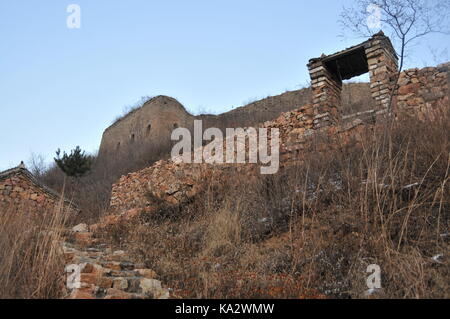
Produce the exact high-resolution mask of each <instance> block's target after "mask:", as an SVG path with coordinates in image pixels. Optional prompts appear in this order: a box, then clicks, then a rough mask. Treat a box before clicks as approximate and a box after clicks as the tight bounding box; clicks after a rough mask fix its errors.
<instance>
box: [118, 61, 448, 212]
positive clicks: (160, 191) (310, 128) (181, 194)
mask: <svg viewBox="0 0 450 319" xmlns="http://www.w3.org/2000/svg"><path fill="white" fill-rule="evenodd" d="M407 74H409V75H408V80H406V78H405V77H406V75H407ZM448 77H449V73H448V64H445V65H441V66H438V67H437V68H427V69H423V70H408V71H406V72H404V74H402V76H401V82H400V84H401V85H400V89H399V95H398V97H397V99H398V101H399V110H400V109H402V110H411V112H410V113H411V114H416V111H417V112H422V109H423V107H424V106H425V110H427V109H428V108H433V106H438V105H439V103H440V102H445V101H446V103H447V105H448ZM415 79H417V81H416V80H415ZM411 84H414V85H411ZM445 90H447V91H445ZM445 92H447V93H445ZM411 101H413V103H412V102H411ZM408 102H409V103H408ZM410 104H411V108H410V109H408V107H409V105H410ZM363 113H365V114H369V115H370V116H369V117H368V118H361V117H358V116H350V117H347V118H345V119H344V118H343V119H341V121H340V122H339V123H336V124H335V125H329V126H321V125H318V124H320V122H321V119H320V118H317V115H315V105H314V104H306V105H304V106H302V107H300V108H298V109H296V110H293V111H290V112H286V113H283V114H281V115H280V116H279V117H278V118H277V119H275V120H273V121H268V122H265V123H264V124H263V125H261V126H262V127H266V128H269V129H273V128H278V129H279V131H280V141H281V147H280V161H281V163H280V164H281V167H283V166H288V165H291V164H293V163H298V162H299V161H301V157H302V153H303V151H304V150H310V149H316V150H321V151H325V152H326V151H327V150H326V149H321V146H323V145H325V144H321V143H320V139H321V138H332V139H335V140H336V143H335V145H336V147H340V146H342V145H345V144H346V143H349V142H350V141H354V140H355V138H356V139H357V137H358V134H359V132H360V131H361V130H362V129H364V128H366V127H370V126H371V125H374V124H376V122H374V121H375V120H376V118H377V117H376V110H370V111H367V112H363ZM356 115H358V114H356ZM326 145H333V143H331V144H326ZM230 167H234V169H237V170H238V171H239V172H240V173H241V174H249V175H251V174H253V169H254V168H255V165H254V164H252V165H248V164H246V165H242V164H240V165H233V164H227V165H210V164H183V163H174V162H172V161H171V160H163V161H159V162H157V163H155V164H154V165H153V166H151V167H148V168H146V169H143V170H141V171H138V172H134V173H131V174H128V175H126V176H123V177H122V178H120V180H119V181H118V182H117V183H116V184H114V185H113V187H112V197H111V212H112V213H115V214H123V213H126V212H127V211H129V210H131V209H136V208H140V209H142V210H143V211H145V210H148V211H149V212H151V211H154V209H155V207H157V206H158V205H160V204H161V203H166V204H169V205H178V204H182V203H183V202H185V201H187V200H189V198H192V197H193V196H195V195H196V194H198V193H199V192H201V191H202V190H203V188H204V187H205V182H206V180H207V179H208V178H210V177H213V179H215V180H220V178H221V177H223V174H226V173H227V169H230Z"/></svg>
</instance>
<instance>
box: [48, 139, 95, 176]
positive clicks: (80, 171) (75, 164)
mask: <svg viewBox="0 0 450 319" xmlns="http://www.w3.org/2000/svg"><path fill="white" fill-rule="evenodd" d="M60 155H61V150H60V149H58V150H57V151H56V158H54V160H55V162H56V164H57V165H58V167H59V168H60V169H61V170H62V171H63V172H64V173H65V174H66V175H67V176H70V177H81V176H83V175H84V174H86V173H87V172H89V170H90V169H91V165H92V157H91V156H89V155H86V154H85V152H84V151H81V149H80V147H79V146H77V147H76V148H75V149H74V150H72V151H71V152H70V155H67V154H66V152H64V154H63V156H62V157H61V156H60Z"/></svg>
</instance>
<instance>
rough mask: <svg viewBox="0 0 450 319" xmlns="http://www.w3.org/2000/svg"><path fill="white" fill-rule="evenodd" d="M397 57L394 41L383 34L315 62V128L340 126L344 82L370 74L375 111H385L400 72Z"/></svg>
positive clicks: (310, 66) (311, 65) (312, 71)
mask: <svg viewBox="0 0 450 319" xmlns="http://www.w3.org/2000/svg"><path fill="white" fill-rule="evenodd" d="M397 60H398V58H397V55H396V54H395V50H394V48H393V46H392V43H391V41H390V40H389V38H388V37H386V36H385V35H384V34H383V33H382V32H379V33H377V34H375V35H374V36H373V37H372V38H370V39H369V40H367V41H365V42H363V43H361V44H359V45H356V46H354V47H351V48H348V49H346V50H344V51H341V52H337V53H334V54H332V55H328V56H327V55H324V54H323V55H322V56H321V57H320V58H315V59H311V60H310V61H309V64H308V69H309V73H310V76H311V88H312V103H313V107H314V127H315V128H321V127H325V126H329V125H333V124H336V123H337V122H339V120H340V119H341V110H342V98H341V95H342V81H343V80H347V79H350V78H352V77H355V76H358V75H361V74H364V73H367V72H369V74H370V88H371V95H372V98H373V100H374V102H375V110H376V111H379V112H381V113H382V112H385V111H386V109H387V108H388V106H389V103H390V98H389V97H390V92H391V91H392V87H393V84H394V83H395V77H396V75H397V73H398V67H397V63H398V62H397Z"/></svg>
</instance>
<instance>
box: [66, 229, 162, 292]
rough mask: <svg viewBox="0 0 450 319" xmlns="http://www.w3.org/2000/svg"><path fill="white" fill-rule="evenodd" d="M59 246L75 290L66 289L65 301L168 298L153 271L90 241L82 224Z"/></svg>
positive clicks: (87, 232) (87, 231)
mask: <svg viewBox="0 0 450 319" xmlns="http://www.w3.org/2000/svg"><path fill="white" fill-rule="evenodd" d="M62 246H63V250H64V256H65V258H66V271H67V272H68V278H69V279H68V280H69V281H70V283H71V284H72V285H75V286H76V287H78V288H73V289H70V288H69V289H67V294H66V297H67V298H69V299H167V298H169V297H170V293H169V290H168V289H165V288H163V287H162V284H161V282H160V281H159V280H157V279H155V278H156V277H157V276H156V273H155V272H154V271H153V270H151V269H146V268H145V267H144V265H142V264H139V263H135V262H133V260H132V259H131V257H130V256H129V255H128V254H127V252H125V251H122V250H116V251H114V250H113V249H112V248H111V247H109V246H108V245H107V244H105V243H102V242H101V240H100V239H98V238H94V235H93V232H90V231H89V228H88V226H87V225H85V224H80V225H78V226H75V227H74V228H72V230H71V231H70V233H69V234H68V236H67V241H66V242H64V243H63V244H62ZM78 270H79V271H80V272H79V276H78V275H77V271H78ZM77 283H78V284H77ZM69 286H71V285H70V284H69Z"/></svg>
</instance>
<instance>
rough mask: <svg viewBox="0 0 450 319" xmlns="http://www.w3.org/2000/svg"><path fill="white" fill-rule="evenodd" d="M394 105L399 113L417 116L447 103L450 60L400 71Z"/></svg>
mask: <svg viewBox="0 0 450 319" xmlns="http://www.w3.org/2000/svg"><path fill="white" fill-rule="evenodd" d="M398 84H399V88H398V94H397V97H396V107H397V112H398V114H399V115H408V114H409V115H411V114H415V115H418V116H419V118H420V117H423V116H424V115H425V114H427V113H430V111H431V112H432V111H433V110H436V108H438V107H440V106H442V105H448V104H449V92H450V62H449V63H445V64H441V65H438V66H437V67H428V68H423V69H410V70H406V71H404V72H402V74H401V75H400V78H399V83H398Z"/></svg>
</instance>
